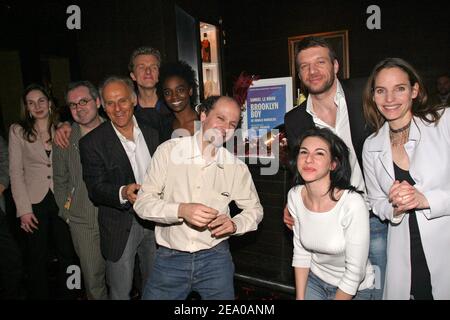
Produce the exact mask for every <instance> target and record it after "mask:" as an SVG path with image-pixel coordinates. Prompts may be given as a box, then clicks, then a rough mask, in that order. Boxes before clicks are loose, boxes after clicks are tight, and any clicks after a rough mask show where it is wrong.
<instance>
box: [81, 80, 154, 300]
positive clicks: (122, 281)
mask: <svg viewBox="0 0 450 320" xmlns="http://www.w3.org/2000/svg"><path fill="white" fill-rule="evenodd" d="M100 95H101V98H102V104H103V107H104V109H105V111H106V113H107V114H108V117H109V118H110V119H111V121H108V122H105V123H103V124H101V125H100V126H98V127H97V128H96V129H94V130H93V131H91V132H90V133H88V134H87V135H86V136H84V137H83V138H82V139H81V140H80V156H81V163H82V166H83V179H84V181H85V183H86V187H87V189H88V194H89V198H90V199H91V201H92V202H93V203H94V204H95V205H97V206H98V207H99V214H98V219H99V229H100V245H101V251H102V254H103V255H104V257H105V259H106V280H107V283H108V285H109V287H110V298H111V299H114V300H126V299H129V298H130V291H131V288H132V283H133V271H134V261H135V257H136V254H138V255H139V261H140V268H141V275H142V280H143V281H144V282H145V280H146V279H147V277H148V275H149V273H150V271H151V269H152V267H153V258H154V252H155V251H156V244H155V236H154V231H153V230H154V228H153V227H152V225H151V224H149V223H148V222H144V221H143V220H141V219H140V218H138V217H137V216H136V214H135V212H134V210H133V207H132V205H133V203H134V201H135V200H136V195H137V192H138V190H139V188H140V184H141V183H142V182H143V180H144V175H145V172H146V170H147V166H148V164H149V163H150V160H151V156H152V155H153V153H154V151H155V150H156V147H157V146H158V144H159V137H158V132H157V131H156V130H154V129H152V128H150V127H148V126H146V125H144V124H142V123H141V122H139V121H138V120H136V118H135V117H134V116H133V111H134V107H135V106H136V94H135V93H134V90H133V84H132V83H131V81H130V80H129V79H126V78H118V77H110V78H108V79H106V80H105V82H104V84H103V86H102V87H101V88H100Z"/></svg>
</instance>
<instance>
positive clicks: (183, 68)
mask: <svg viewBox="0 0 450 320" xmlns="http://www.w3.org/2000/svg"><path fill="white" fill-rule="evenodd" d="M197 88H198V84H197V80H196V79H195V71H194V70H193V69H192V68H191V66H189V65H188V64H187V63H186V62H184V61H178V62H176V63H168V64H165V65H163V66H161V69H160V72H159V83H158V90H159V96H161V97H164V101H165V102H166V105H167V106H168V107H169V108H170V109H171V110H172V111H173V113H174V115H175V120H174V121H173V124H172V128H173V130H176V136H177V137H178V136H187V135H193V134H194V132H195V121H197V120H199V117H198V113H197V112H196V111H195V110H194V106H195V102H196V100H197ZM172 137H174V135H172Z"/></svg>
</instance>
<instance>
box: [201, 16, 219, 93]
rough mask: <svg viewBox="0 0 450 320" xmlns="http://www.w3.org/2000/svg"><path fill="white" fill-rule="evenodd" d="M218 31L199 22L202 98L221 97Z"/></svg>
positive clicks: (212, 26) (210, 25) (207, 24)
mask: <svg viewBox="0 0 450 320" xmlns="http://www.w3.org/2000/svg"><path fill="white" fill-rule="evenodd" d="M219 37H220V34H219V29H218V28H217V27H216V26H214V25H212V24H209V23H206V22H200V51H201V54H200V57H201V65H202V78H203V98H205V99H206V98H207V97H209V96H212V95H221V94H222V91H221V88H222V83H221V79H222V74H221V72H222V71H221V59H220V41H219Z"/></svg>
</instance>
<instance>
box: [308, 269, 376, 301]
mask: <svg viewBox="0 0 450 320" xmlns="http://www.w3.org/2000/svg"><path fill="white" fill-rule="evenodd" d="M337 289H338V288H337V287H335V286H333V285H331V284H328V283H326V282H325V281H323V280H322V279H320V278H319V277H317V276H316V275H315V274H314V273H312V272H311V271H309V275H308V284H307V286H306V293H305V300H334V298H335V297H336V291H337ZM372 291H373V289H364V290H361V291H357V292H356V295H355V296H354V297H353V300H371V298H372Z"/></svg>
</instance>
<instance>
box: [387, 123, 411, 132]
mask: <svg viewBox="0 0 450 320" xmlns="http://www.w3.org/2000/svg"><path fill="white" fill-rule="evenodd" d="M410 126H411V121H410V122H408V124H407V125H406V126H404V127H401V128H400V129H392V128H390V127H389V131H390V132H393V133H399V132H402V131H405V130H408V129H409V127H410Z"/></svg>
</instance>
